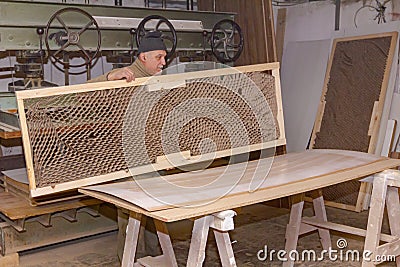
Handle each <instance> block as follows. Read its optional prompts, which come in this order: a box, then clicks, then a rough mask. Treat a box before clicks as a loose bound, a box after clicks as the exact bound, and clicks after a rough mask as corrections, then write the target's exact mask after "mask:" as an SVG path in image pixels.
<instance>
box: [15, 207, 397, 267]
mask: <svg viewBox="0 0 400 267" xmlns="http://www.w3.org/2000/svg"><path fill="white" fill-rule="evenodd" d="M327 210H328V217H329V220H331V221H334V222H338V223H345V224H347V225H350V226H355V227H365V225H366V220H367V215H368V214H367V212H362V213H354V212H350V211H344V210H339V209H334V208H327ZM305 213H306V214H309V215H311V211H310V209H307V210H306V211H305ZM288 215H289V214H288V210H286V209H278V208H274V207H270V206H267V205H262V204H259V205H254V206H250V207H246V208H243V209H242V211H241V212H240V214H239V215H238V216H236V218H235V230H234V231H233V232H232V233H231V240H232V242H233V250H234V252H235V257H236V262H237V265H238V266H246V267H248V266H281V265H282V262H281V261H279V260H278V259H277V258H276V254H275V257H274V260H273V261H272V262H271V261H270V260H269V259H266V260H263V259H261V260H260V259H258V257H257V254H259V255H260V256H261V257H263V256H264V253H261V252H260V253H259V251H260V250H264V249H265V246H267V248H268V249H267V251H268V252H270V251H271V250H272V249H274V250H276V251H278V250H280V249H283V248H284V242H285V228H286V224H287V222H288ZM191 225H192V222H190V221H184V222H178V223H173V224H169V226H168V227H169V230H170V233H171V236H172V238H173V246H174V250H175V253H176V256H177V261H178V264H179V266H185V264H186V263H185V262H186V257H187V254H188V248H189V237H190V231H191ZM384 228H386V229H387V225H385V226H384ZM209 237H210V239H209V243H208V245H207V253H206V255H207V256H206V260H205V264H204V266H220V263H219V260H218V252H217V249H216V245H215V243H214V241H213V240H212V236H211V235H210V236H209ZM342 237H344V238H345V240H346V241H347V246H346V247H345V248H343V249H342V251H343V252H346V251H349V250H359V251H362V247H363V240H362V239H361V238H358V237H354V236H342ZM332 239H333V240H332V244H333V248H334V249H337V247H336V242H337V240H338V239H339V236H338V235H336V233H333V236H332ZM116 247H117V233H116V232H111V233H106V234H102V235H98V236H95V237H91V238H85V239H81V240H77V241H72V242H66V243H63V244H58V245H54V246H49V247H46V248H42V249H37V250H32V251H28V252H24V253H21V254H20V266H23V267H39V266H40V267H43V266H71V267H72V266H73V267H78V266H79V267H80V266H95V267H97V266H119V261H118V258H117V256H116V255H117V252H116V250H117V249H116ZM298 248H299V250H303V249H308V250H311V249H315V250H316V252H317V253H319V252H320V251H321V250H322V248H321V245H320V243H319V241H318V235H317V234H316V233H314V234H310V235H307V236H304V237H302V238H300V240H299V244H298ZM338 251H339V250H338ZM317 255H318V254H317ZM337 256H339V253H338V254H337ZM334 265H335V266H336V267H339V266H346V267H348V266H360V265H361V263H360V262H359V261H339V260H336V261H332V260H329V259H328V258H326V259H325V260H324V261H312V262H310V261H307V262H298V263H296V266H318V267H323V266H334ZM380 266H395V264H394V263H385V264H382V265H380Z"/></svg>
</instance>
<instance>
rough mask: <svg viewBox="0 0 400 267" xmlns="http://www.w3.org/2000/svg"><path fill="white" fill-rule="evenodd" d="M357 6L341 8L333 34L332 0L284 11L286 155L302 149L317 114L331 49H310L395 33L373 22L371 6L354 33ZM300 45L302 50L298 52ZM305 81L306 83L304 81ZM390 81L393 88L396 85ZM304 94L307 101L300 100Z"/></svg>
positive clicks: (361, 13) (361, 15)
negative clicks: (362, 36) (344, 39)
mask: <svg viewBox="0 0 400 267" xmlns="http://www.w3.org/2000/svg"><path fill="white" fill-rule="evenodd" d="M342 2H343V1H342ZM372 3H373V4H374V3H375V2H372ZM360 7H362V1H359V2H356V3H350V4H346V5H344V4H342V5H341V10H340V21H339V31H335V9H336V6H335V4H334V3H333V1H320V2H311V3H306V4H301V5H296V6H291V7H286V8H287V14H286V29H285V38H284V41H285V42H284V50H283V60H282V65H281V72H282V75H281V77H282V80H281V83H282V98H283V110H284V115H285V127H286V136H287V151H288V152H293V151H301V150H304V149H305V148H306V146H307V143H308V139H309V136H310V134H311V131H312V127H313V124H314V120H315V116H316V113H317V107H318V103H319V97H317V96H320V95H321V93H322V86H323V82H324V76H325V70H326V65H327V62H328V56H329V53H330V50H331V49H330V45H327V46H325V48H324V50H325V51H320V49H316V48H315V47H313V46H314V45H315V44H316V42H320V43H331V39H332V38H334V37H336V36H343V35H344V34H346V35H352V34H354V35H357V33H358V35H360V34H366V33H367V32H369V33H371V32H374V31H375V32H382V31H393V30H398V29H399V28H398V25H388V24H390V23H387V24H381V25H378V24H377V21H376V20H375V21H374V18H375V16H376V15H377V12H376V11H371V10H370V9H369V8H363V9H361V10H360V11H359V12H358V15H357V17H356V23H357V26H358V27H357V29H356V28H355V23H354V17H355V14H356V12H357V10H359V9H360ZM277 9H278V7H274V14H275V15H276V14H277V13H278V11H277ZM391 10H392V5H391V3H388V4H387V9H386V14H385V15H386V20H387V21H391V19H392V18H391V15H389V14H390V13H391ZM385 29H391V30H385ZM299 47H301V49H298V48H299ZM317 50H318V51H317ZM304 51H307V55H308V56H307V55H304V53H305V52H304ZM305 76H306V77H305ZM304 81H307V82H306V83H304ZM391 82H392V84H391V86H392V88H393V87H394V85H393V84H394V81H393V80H392V81H391ZM396 89H397V88H396ZM389 91H390V90H389ZM389 91H388V92H389ZM396 91H397V90H396ZM391 92H392V91H391ZM304 95H307V96H309V97H304ZM388 97H389V99H387V101H386V103H388V102H389V105H390V97H391V95H390V96H389V95H388ZM386 119H387V118H386ZM299 122H301V125H299ZM300 126H301V127H300ZM306 126H307V127H306ZM379 143H381V140H379Z"/></svg>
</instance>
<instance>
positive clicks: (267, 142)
mask: <svg viewBox="0 0 400 267" xmlns="http://www.w3.org/2000/svg"><path fill="white" fill-rule="evenodd" d="M16 96H17V103H18V112H19V115H20V123H21V132H22V140H23V147H24V152H25V159H26V167H27V172H28V180H29V190H30V194H31V197H33V198H35V197H40V196H44V195H49V194H55V193H59V192H63V191H67V190H72V189H76V188H80V187H82V186H86V185H92V184H95V183H101V182H106V181H112V180H116V179H120V178H124V177H129V176H132V175H138V174H143V173H147V172H152V171H155V170H162V169H166V168H170V167H176V166H182V165H187V164H193V163H198V162H207V161H210V160H213V159H215V158H220V157H225V156H230V155H234V154H241V153H245V152H249V151H254V150H260V149H265V148H274V147H276V146H279V145H284V144H285V143H286V140H285V134H284V126H283V112H282V103H281V92H280V78H279V63H269V64H259V65H252V66H243V67H238V68H220V69H213V70H205V71H198V72H190V73H182V74H170V75H160V76H154V77H149V78H139V79H136V80H135V81H133V82H131V83H127V82H126V81H113V82H104V83H92V84H80V85H74V86H65V87H56V88H45V89H38V90H30V91H18V92H16ZM237 133H239V134H237ZM243 133H245V134H243ZM205 139H210V140H212V142H203V141H204V140H205ZM165 159H167V160H165Z"/></svg>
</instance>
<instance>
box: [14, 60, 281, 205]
mask: <svg viewBox="0 0 400 267" xmlns="http://www.w3.org/2000/svg"><path fill="white" fill-rule="evenodd" d="M238 71H239V72H242V73H246V72H257V71H271V72H272V76H274V78H275V85H274V89H275V96H276V102H277V113H278V114H276V120H277V124H278V128H279V131H280V135H279V138H278V139H276V140H274V141H271V142H267V143H260V144H255V145H251V146H247V147H239V148H234V149H228V150H223V151H217V153H216V155H213V154H204V155H201V159H202V160H210V159H214V158H219V157H225V156H230V155H235V154H241V153H244V152H249V151H254V150H261V149H266V148H274V147H276V146H280V145H284V144H286V139H285V134H284V123H283V110H282V101H281V99H282V97H281V90H280V77H279V63H269V64H259V65H252V66H243V67H238V68H235V69H233V68H223V69H217V70H206V71H199V72H191V73H184V74H172V75H165V76H156V77H150V78H138V79H136V80H135V81H133V82H131V83H126V82H125V81H111V82H104V83H93V84H81V85H74V86H64V87H56V88H45V89H39V90H29V91H18V92H16V97H17V103H18V112H19V116H20V123H21V133H22V141H23V148H24V153H25V159H26V167H27V174H28V180H29V189H30V195H31V197H33V198H35V197H39V196H45V195H50V194H55V193H59V192H62V191H67V190H73V189H77V188H80V187H82V186H86V185H92V184H97V183H102V182H106V181H112V180H116V179H120V178H124V177H129V176H131V172H132V171H133V172H134V174H142V173H146V172H151V171H154V170H162V169H166V168H170V167H176V166H177V165H176V163H175V166H173V165H172V164H171V163H170V162H169V161H168V160H165V157H161V158H159V159H157V162H156V163H155V164H151V165H145V166H140V167H137V168H134V169H133V170H132V169H131V170H130V171H131V172H129V171H128V170H126V171H119V172H113V173H107V174H104V175H100V176H94V177H89V178H85V179H81V180H76V181H70V182H64V183H58V184H55V185H52V186H45V187H37V186H36V181H35V173H34V162H33V155H32V147H31V142H30V138H29V134H28V126H27V119H26V113H25V107H24V100H26V99H35V98H42V97H47V96H54V95H65V94H71V93H81V92H91V91H98V90H106V89H112V88H121V87H127V86H140V85H147V86H150V87H152V86H154V88H152V90H162V89H163V88H174V87H176V86H181V85H182V84H185V80H186V79H195V78H203V77H215V76H221V75H229V74H235V73H238ZM183 154H186V153H185V152H183ZM189 155H190V154H189ZM166 156H167V158H168V159H169V158H170V157H174V155H166ZM184 156H185V157H186V158H187V157H188V155H184ZM198 159H199V157H191V158H187V161H186V162H185V163H182V165H183V164H188V162H190V163H196V162H198ZM178 166H179V164H178Z"/></svg>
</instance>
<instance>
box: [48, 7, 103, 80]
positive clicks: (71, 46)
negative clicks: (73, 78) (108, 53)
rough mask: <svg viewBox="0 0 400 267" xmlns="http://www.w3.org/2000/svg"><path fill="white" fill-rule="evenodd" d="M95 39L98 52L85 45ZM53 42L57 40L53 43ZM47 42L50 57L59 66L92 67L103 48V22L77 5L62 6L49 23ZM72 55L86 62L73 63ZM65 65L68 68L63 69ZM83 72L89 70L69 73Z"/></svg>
mask: <svg viewBox="0 0 400 267" xmlns="http://www.w3.org/2000/svg"><path fill="white" fill-rule="evenodd" d="M81 23H82V24H81ZM82 25H83V26H82ZM91 40H96V43H97V46H96V48H95V49H94V52H91V50H90V49H87V48H85V46H87V45H88V43H90V42H91ZM50 41H52V42H53V43H50ZM45 44H46V48H47V53H48V55H49V58H50V60H51V62H52V63H53V64H54V66H56V67H57V69H59V70H61V71H64V69H69V68H76V67H83V66H88V67H90V66H92V65H94V63H95V62H96V61H97V59H98V54H99V51H100V46H101V33H100V29H99V25H98V24H97V22H96V20H95V19H94V18H93V17H92V16H91V15H90V14H89V13H87V12H86V11H84V10H81V9H79V8H73V7H68V8H64V9H61V10H59V11H57V12H56V13H54V14H53V15H52V16H51V18H50V20H49V21H48V23H47V26H46V35H45ZM50 44H51V45H50ZM54 47H56V49H55V48H54ZM92 51H93V48H92ZM70 55H73V56H76V57H80V58H82V59H83V63H76V64H71V63H70V62H69V56H70ZM60 65H61V66H60ZM61 67H63V68H64V69H61ZM83 72H85V71H81V72H75V73H72V72H70V73H69V74H81V73H83Z"/></svg>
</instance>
